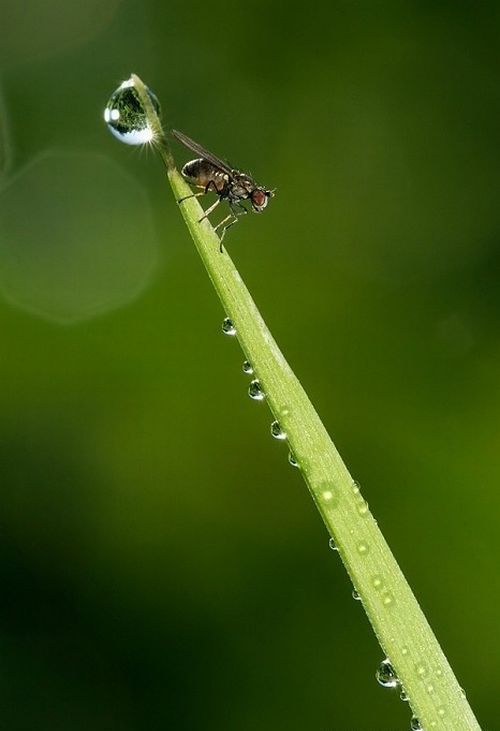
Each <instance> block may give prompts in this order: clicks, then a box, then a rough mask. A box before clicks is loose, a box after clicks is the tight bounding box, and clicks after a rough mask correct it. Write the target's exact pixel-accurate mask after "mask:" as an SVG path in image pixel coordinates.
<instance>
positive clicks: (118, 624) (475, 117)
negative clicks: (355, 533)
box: [0, 0, 500, 731]
mask: <svg viewBox="0 0 500 731" xmlns="http://www.w3.org/2000/svg"><path fill="white" fill-rule="evenodd" d="M498 8H499V4H498V3H497V2H481V3H476V2H460V3H457V2H423V1H422V2H417V1H416V0H415V1H414V2H407V3H406V2H347V1H346V2H338V1H334V2H329V3H327V2H319V3H309V4H307V5H305V4H292V3H290V2H271V3H253V4H251V3H236V4H232V5H229V4H226V3H208V2H203V3H201V2H192V3H187V2H185V1H181V0H173V1H170V2H165V1H164V0H163V1H162V0H148V1H147V2H137V1H134V0H124V1H123V2H122V3H121V4H120V3H118V2H117V1H116V0H110V1H109V2H100V3H97V2H96V1H95V0H92V2H84V0H80V2H76V1H74V2H68V1H67V0H51V1H50V2H47V3H41V2H27V3H19V2H17V0H7V1H6V0H3V2H1V3H0V12H1V16H0V17H1V24H2V49H3V50H2V54H1V55H0V60H1V65H2V69H3V72H2V92H3V102H2V105H1V124H0V130H1V131H0V135H1V137H0V139H1V140H2V150H1V155H0V161H1V164H2V166H3V167H2V175H3V185H4V192H3V193H2V194H1V195H0V232H3V233H2V236H3V238H2V240H0V269H3V272H0V281H1V287H2V290H3V291H4V294H5V298H6V299H5V300H4V301H2V303H1V306H0V333H1V335H0V343H1V346H0V375H1V403H0V429H1V433H0V450H1V456H0V464H1V467H0V470H1V473H0V474H1V505H0V516H1V517H0V520H1V525H0V547H1V559H0V561H1V564H0V569H1V574H2V575H1V586H2V599H1V601H0V621H1V635H0V658H1V659H0V663H1V669H2V680H1V683H0V687H1V691H0V718H1V720H0V726H1V727H2V728H4V727H5V728H6V729H9V731H27V730H30V731H31V729H37V730H42V729H43V730H44V729H50V731H58V730H59V729H61V730H62V729H64V730H66V729H68V730H69V729H71V731H80V730H82V731H83V730H85V731H86V730H87V729H90V728H92V729H96V730H97V731H109V729H113V730H115V729H119V730H120V731H122V730H123V731H132V730H133V731H136V730H139V729H141V731H142V730H143V729H166V728H172V729H186V730H188V731H191V730H192V729H193V730H196V731H198V729H204V730H206V731H208V730H209V729H217V731H220V730H221V729H224V730H225V729H228V730H233V729H236V730H238V731H240V730H241V731H276V730H279V731H281V729H283V730H285V729H286V730H287V731H304V730H306V729H307V730H308V731H309V730H311V731H334V730H335V731H397V730H399V729H407V728H408V726H409V718H410V711H409V708H408V706H407V704H405V703H402V702H401V701H400V700H399V699H398V695H397V693H394V692H390V691H386V690H383V689H382V688H380V687H379V686H378V685H377V683H376V682H375V679H374V672H375V669H376V666H377V664H378V662H379V661H380V660H381V659H382V656H381V651H380V649H379V647H378V645H377V643H376V641H375V638H374V636H373V634H372V632H371V630H370V628H369V625H368V622H367V620H366V618H365V616H364V613H363V610H362V607H361V605H360V604H358V603H355V602H353V600H352V598H351V588H352V587H351V586H350V584H349V581H348V579H347V576H346V574H345V572H344V570H343V568H342V566H341V564H340V561H339V559H338V556H337V555H336V554H334V553H332V552H331V551H329V550H328V542H327V541H328V537H327V535H326V533H325V530H324V528H323V526H322V524H321V521H320V519H319V517H318V516H317V514H316V512H315V509H314V507H313V505H312V502H311V500H310V498H309V496H308V494H307V490H306V488H305V486H304V484H303V482H302V479H301V476H300V473H299V472H298V470H293V469H292V468H291V467H289V465H288V464H287V461H286V447H285V446H284V445H282V444H279V443H277V442H273V440H272V439H271V438H270V435H269V426H268V425H269V422H270V414H269V412H268V410H267V407H266V405H265V403H264V404H256V403H254V402H252V401H251V400H250V399H249V398H248V397H247V395H246V388H247V380H248V379H247V377H246V376H245V375H244V374H243V373H242V372H241V361H242V354H241V352H240V351H239V346H238V344H237V343H236V342H235V341H234V340H233V339H231V338H224V337H223V336H222V335H221V334H220V323H221V320H222V318H223V316H224V313H223V312H222V310H221V309H220V306H219V304H218V301H217V299H216V296H215V294H214V292H213V291H212V288H211V285H210V283H209V281H208V278H207V276H206V274H205V272H204V271H203V268H202V266H201V264H200V261H199V259H198V257H197V254H196V252H195V250H194V247H193V245H192V243H191V241H190V239H189V236H188V234H187V232H186V230H185V227H184V225H183V223H182V221H181V218H180V216H179V214H178V211H177V210H176V204H175V202H174V201H173V199H172V196H171V194H170V191H169V190H168V188H167V185H166V183H165V181H164V177H163V172H162V169H161V166H160V164H159V162H158V161H157V160H156V159H154V157H153V155H152V154H149V155H146V154H143V155H141V154H140V153H139V152H138V151H137V150H135V149H133V148H126V147H125V146H123V145H120V144H119V143H118V142H117V141H116V140H114V139H113V138H112V137H111V135H110V134H109V132H108V131H107V130H106V127H105V125H104V124H103V121H102V110H103V107H104V105H105V103H106V100H107V98H108V96H109V95H110V93H111V92H112V91H113V89H114V88H115V87H116V86H117V85H118V83H119V82H120V81H122V80H123V79H124V78H126V77H127V76H128V75H129V73H130V72H131V71H135V72H136V73H138V74H139V75H140V76H141V77H142V78H143V79H144V80H145V81H146V82H147V83H149V84H150V86H151V87H152V88H153V89H154V90H155V92H156V93H157V95H158V96H159V98H160V100H161V102H162V107H163V112H164V120H165V124H166V126H174V127H178V128H179V129H181V130H183V131H185V132H187V133H188V134H189V135H191V136H193V137H194V138H195V139H199V140H200V141H201V142H202V143H204V144H205V145H206V146H207V147H209V148H210V149H213V150H214V151H215V152H218V153H220V154H221V155H223V156H226V157H227V158H229V159H230V160H232V161H233V162H234V163H235V164H237V165H239V166H241V167H242V168H244V169H249V170H251V171H252V172H253V173H254V174H255V176H256V178H257V179H258V180H259V181H262V183H263V184H265V185H268V186H270V187H273V186H276V187H277V188H278V193H277V196H276V198H275V199H274V200H273V201H272V202H271V204H270V205H269V208H268V210H266V212H265V215H263V216H259V217H257V216H249V217H248V219H246V220H245V221H243V222H242V223H241V224H240V225H239V226H237V227H236V228H234V229H232V230H231V232H230V234H229V235H228V239H227V246H228V248H229V249H230V251H231V254H232V255H233V257H234V259H235V261H236V263H237V265H238V267H239V269H240V272H241V274H242V276H243V277H244V278H245V281H246V282H247V284H248V286H249V288H250V290H251V291H252V293H253V295H254V297H255V300H256V302H257V304H258V305H259V307H260V308H261V311H262V313H263V315H264V317H265V318H266V320H267V322H268V324H269V326H270V327H271V329H272V331H273V334H274V335H275V337H276V338H277V340H278V342H279V343H280V345H281V347H282V349H283V351H284V353H285V355H286V356H287V358H288V359H289V361H290V363H291V365H292V366H293V368H294V369H295V371H296V373H297V375H298V376H299V377H300V378H301V380H302V383H303V385H304V386H305V388H306V389H307V391H308V393H309V395H310V397H311V399H312V400H313V402H314V404H315V405H316V407H317V409H318V410H319V412H320V414H321V416H322V417H323V419H324V421H325V424H326V425H327V427H328V428H329V430H331V433H332V435H333V437H334V439H335V440H336V443H337V446H338V448H339V450H340V451H341V454H342V455H343V457H344V459H345V460H346V462H347V464H348V465H349V467H350V468H351V471H352V473H353V475H354V476H355V477H356V478H357V479H358V480H359V481H360V483H361V485H362V490H363V493H364V496H365V497H366V499H367V500H368V502H369V503H370V507H371V509H372V511H373V513H374V514H375V516H376V517H377V519H378V521H379V525H380V527H381V528H382V530H383V532H384V534H385V536H386V538H387V540H388V541H389V544H390V545H391V547H392V549H393V550H394V552H395V554H396V557H397V558H398V560H399V561H400V564H401V566H402V568H403V570H404V571H405V573H406V576H407V578H408V580H409V581H410V584H411V585H412V587H413V589H414V591H415V592H416V594H417V597H418V598H419V600H420V602H421V604H422V606H423V609H424V611H425V612H426V614H427V616H428V618H429V620H430V622H431V625H432V626H433V628H434V630H435V632H436V634H437V636H438V638H439V640H440V642H441V644H442V646H443V648H444V650H445V652H446V654H447V656H448V658H449V660H450V662H451V664H452V666H453V667H454V669H455V671H456V674H457V676H458V678H459V681H460V683H461V684H462V685H463V687H464V688H465V690H466V692H467V695H468V698H469V699H470V702H471V704H472V706H473V708H474V710H475V711H476V713H477V715H478V718H479V720H480V722H481V723H482V724H484V726H483V728H485V729H486V728H489V729H493V728H495V706H496V703H497V700H498V699H497V698H495V694H496V692H497V691H498V650H499V639H498V637H499V635H498V608H497V605H498V601H499V599H500V591H499V580H498V513H499V509H500V498H499V491H498V484H499V476H500V454H499V446H500V422H499V411H500V367H499V366H500V339H499V324H500V323H499V321H500V293H499V287H498V281H499V276H500V208H499V205H498V194H499V173H498V171H499V164H500V144H499V138H498V131H499V116H500V95H499V71H500V63H499V51H498V48H499V29H500V15H499V10H498ZM176 151H177V155H178V159H179V161H180V162H184V161H185V160H186V159H187V158H188V156H186V153H185V151H184V150H183V149H180V148H179V147H177V148H176ZM55 152H57V155H56V158H57V160H59V163H60V162H61V161H62V163H63V164H62V165H61V164H59V163H58V165H59V167H58V171H59V172H58V173H57V175H56V183H57V184H54V185H52V183H50V185H49V183H48V182H47V183H46V179H45V178H44V177H43V176H44V175H45V172H44V173H43V174H42V177H41V181H40V180H39V182H38V187H36V186H35V188H33V186H32V185H31V183H32V175H33V167H30V165H31V166H32V165H33V160H36V159H39V155H40V154H41V153H45V155H46V156H47V155H48V157H49V159H55V158H54V157H53V156H54V155H55ZM74 153H78V161H79V162H78V166H77V168H75V169H73V168H72V165H73V162H74V161H75V159H76V158H75V155H74ZM96 154H98V155H99V156H101V157H100V158H99V160H100V161H101V163H102V164H103V165H104V166H105V167H106V166H108V167H109V170H110V171H112V172H113V171H114V172H113V174H114V175H115V176H117V179H118V182H117V183H116V185H110V184H109V183H108V182H107V179H106V175H104V174H101V171H100V168H99V165H98V164H97V163H95V161H96V158H95V155H96ZM58 156H59V157H58ZM102 156H104V158H103V157H102ZM43 159H46V158H42V160H43ZM65 161H67V170H68V177H67V178H66V176H65V172H64V169H65V164H66V163H65ZM80 163H81V165H80ZM26 166H28V167H27V168H26ZM117 166H120V167H121V168H122V169H123V173H122V172H120V171H119V170H118V169H117ZM82 170H83V171H84V172H81V171H82ZM96 170H97V172H93V171H96ZM30 171H31V172H30ZM16 175H17V176H18V177H17V178H16V177H15V176H16ZM47 175H48V173H47ZM120 176H122V177H123V181H124V182H123V187H122V184H121V183H120V180H119V179H120ZM12 180H14V182H13V183H12V182H11V181H12ZM16 181H17V182H16ZM20 181H21V182H20ZM58 185H59V186H60V188H61V192H60V193H59V192H58V189H57V186H58ZM30 186H31V187H30ZM51 186H52V187H51ZM54 186H55V187H54ZM110 188H113V192H111V191H110V190H109V189H110ZM43 191H45V193H44V192H43ZM63 193H64V195H63ZM44 195H46V198H44ZM61 196H62V197H61ZM61 200H64V201H66V202H65V203H61ZM148 201H149V203H148ZM64 206H69V207H70V208H72V211H71V215H70V218H69V219H66V218H65V215H66V214H65V213H64V211H66V208H65V207H64ZM148 206H149V207H150V208H148ZM108 211H109V216H106V213H107V212H108ZM68 215H69V214H68ZM151 220H152V223H151ZM6 222H7V223H6ZM18 226H19V227H21V228H22V242H23V243H22V246H21V244H20V243H19V242H20V241H21V234H19V241H18V237H17V235H16V231H17V230H18V229H17V227H18ZM106 227H107V228H106ZM82 228H84V229H85V230H84V232H83V233H82V237H83V238H82V241H81V242H80V243H81V244H82V246H81V248H80V249H78V252H79V253H78V255H77V254H76V253H75V255H73V249H72V247H73V246H74V245H75V243H74V242H75V240H76V238H77V237H78V235H79V233H78V232H79V231H80V230H82ZM52 229H53V230H54V231H56V230H57V235H58V236H59V239H61V237H62V240H63V242H64V241H65V240H66V239H67V245H68V250H67V252H65V251H62V250H61V248H59V249H56V250H55V251H53V249H52V248H51V247H53V246H54V240H55V239H54V236H55V234H53V233H51V231H52ZM75 231H76V233H75ZM104 231H105V233H103V232H104ZM127 232H128V233H127ZM130 232H132V241H131V243H129V244H128V245H127V247H126V246H124V245H122V242H123V241H124V237H125V238H126V237H127V236H128V237H129V238H130V235H131V234H130ZM82 242H83V243H82ZM59 246H60V243H59ZM134 246H135V247H136V248H134ZM63 248H64V247H63ZM48 252H51V253H50V256H49V253H48ZM68 252H69V253H68ZM122 252H123V256H121V253H122ZM78 257H80V258H78ZM83 260H85V266H83V265H82V264H81V262H82V261H83ZM141 267H143V269H144V272H149V274H148V277H146V279H147V280H148V281H147V282H145V281H142V280H141V282H142V283H138V281H135V279H134V277H135V276H136V275H137V277H138V279H140V277H139V275H138V274H137V272H138V270H139V269H141ZM141 271H142V269H141ZM141 276H142V275H141ZM127 277H128V278H129V279H130V281H129V279H127ZM115 290H116V291H117V292H118V294H117V296H116V297H115V295H113V296H112V297H111V296H110V299H109V301H105V302H104V303H103V302H102V301H101V300H99V301H97V300H98V299H99V297H101V298H102V297H103V296H104V299H106V294H107V293H109V292H111V291H113V292H115ZM122 290H123V291H122ZM103 291H104V295H103ZM47 297H49V299H50V297H53V298H55V300H56V302H55V304H54V302H52V304H51V305H50V307H49V308H48V309H47V307H45V305H43V302H45V301H46V298H47ZM44 298H45V299H44ZM58 298H59V299H58ZM94 300H95V302H94ZM51 308H52V310H51ZM93 310H95V311H99V312H100V314H98V315H96V316H94V315H95V312H94V311H93ZM54 312H55V314H54ZM61 321H64V322H65V324H64V323H63V324H61ZM497 718H498V717H497Z"/></svg>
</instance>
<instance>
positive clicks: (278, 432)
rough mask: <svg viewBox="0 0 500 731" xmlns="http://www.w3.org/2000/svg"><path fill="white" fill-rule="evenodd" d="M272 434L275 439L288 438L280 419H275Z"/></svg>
mask: <svg viewBox="0 0 500 731" xmlns="http://www.w3.org/2000/svg"><path fill="white" fill-rule="evenodd" d="M271 435H272V436H273V437H274V438H275V439H281V440H283V439H286V433H285V432H284V431H282V430H281V427H280V423H279V421H273V423H272V424H271Z"/></svg>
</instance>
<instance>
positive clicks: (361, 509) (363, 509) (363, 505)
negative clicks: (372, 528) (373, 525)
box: [358, 500, 368, 515]
mask: <svg viewBox="0 0 500 731" xmlns="http://www.w3.org/2000/svg"><path fill="white" fill-rule="evenodd" d="M367 512H368V503H367V502H366V500H361V502H360V503H359V505H358V513H359V514H360V515H366V514H367Z"/></svg>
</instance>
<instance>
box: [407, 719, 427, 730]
mask: <svg viewBox="0 0 500 731" xmlns="http://www.w3.org/2000/svg"><path fill="white" fill-rule="evenodd" d="M410 731H424V729H423V727H422V726H421V725H420V721H419V720H418V718H417V717H416V716H412V717H411V721H410Z"/></svg>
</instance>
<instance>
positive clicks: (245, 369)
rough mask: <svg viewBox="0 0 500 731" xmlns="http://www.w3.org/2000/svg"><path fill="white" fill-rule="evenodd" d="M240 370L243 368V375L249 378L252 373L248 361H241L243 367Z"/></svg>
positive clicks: (251, 367)
mask: <svg viewBox="0 0 500 731" xmlns="http://www.w3.org/2000/svg"><path fill="white" fill-rule="evenodd" d="M242 368H243V373H246V374H247V376H251V375H252V373H253V366H252V364H251V363H250V361H248V360H244V361H243V366H242Z"/></svg>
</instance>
